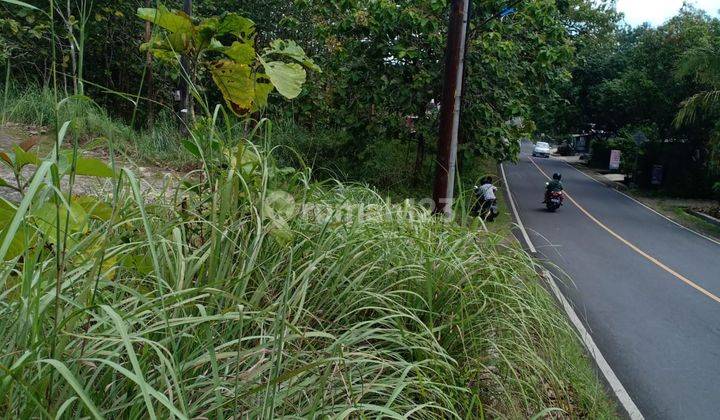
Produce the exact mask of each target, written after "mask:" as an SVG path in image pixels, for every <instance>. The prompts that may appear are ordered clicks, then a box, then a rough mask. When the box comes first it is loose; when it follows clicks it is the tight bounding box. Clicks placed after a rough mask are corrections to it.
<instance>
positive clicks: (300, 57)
mask: <svg viewBox="0 0 720 420" xmlns="http://www.w3.org/2000/svg"><path fill="white" fill-rule="evenodd" d="M270 54H278V55H282V56H285V57H290V58H292V59H293V60H295V61H297V62H298V63H300V64H302V65H303V66H305V67H307V68H309V69H310V70H313V71H316V72H318V73H322V70H321V69H320V66H318V65H317V64H315V62H314V61H313V59H312V58H310V57H308V56H307V54H305V51H304V50H303V49H302V48H301V47H300V46H299V45H298V44H297V43H296V42H295V41H292V40H284V39H276V40H275V41H273V42H271V43H270V48H266V49H265V55H270Z"/></svg>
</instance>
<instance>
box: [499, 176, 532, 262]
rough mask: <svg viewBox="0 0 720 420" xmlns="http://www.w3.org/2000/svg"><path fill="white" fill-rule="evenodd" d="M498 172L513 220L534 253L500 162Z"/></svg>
mask: <svg viewBox="0 0 720 420" xmlns="http://www.w3.org/2000/svg"><path fill="white" fill-rule="evenodd" d="M500 173H501V174H502V177H503V183H504V184H505V190H506V191H507V196H508V201H509V202H510V207H511V208H512V211H513V214H514V215H515V221H516V222H517V225H518V227H519V228H520V232H522V236H523V238H524V239H525V243H526V244H527V246H528V248H529V249H530V252H531V253H533V254H535V253H537V250H536V249H535V245H533V243H532V241H531V240H530V236H529V235H528V233H527V231H526V230H525V226H523V222H522V219H520V214H519V213H518V211H517V207H515V200H513V197H512V192H510V183H509V182H508V181H507V177H506V176H505V168H504V167H503V164H502V163H501V164H500Z"/></svg>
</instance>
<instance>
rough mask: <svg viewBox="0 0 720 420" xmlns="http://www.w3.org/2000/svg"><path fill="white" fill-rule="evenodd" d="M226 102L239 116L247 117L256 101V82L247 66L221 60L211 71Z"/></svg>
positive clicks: (215, 63)
mask: <svg viewBox="0 0 720 420" xmlns="http://www.w3.org/2000/svg"><path fill="white" fill-rule="evenodd" d="M210 73H211V74H212V77H213V80H214V81H215V84H216V85H217V87H218V88H219V89H220V92H221V93H222V95H223V97H224V98H225V102H227V104H228V106H229V107H230V109H232V110H233V112H234V113H236V114H237V115H245V114H247V113H248V112H249V111H250V110H251V109H252V104H253V102H254V100H255V82H254V80H253V79H252V74H251V72H250V67H249V66H248V65H247V64H240V63H236V62H234V61H231V60H219V61H216V62H214V63H213V65H212V68H211V69H210Z"/></svg>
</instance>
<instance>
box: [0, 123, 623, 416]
mask: <svg viewBox="0 0 720 420" xmlns="http://www.w3.org/2000/svg"><path fill="white" fill-rule="evenodd" d="M269 132H270V130H265V133H269ZM200 140H201V143H203V144H205V142H206V141H207V140H208V139H200ZM220 140H221V144H220V148H219V150H222V151H223V152H222V153H217V154H215V155H213V156H210V157H207V158H206V159H205V160H204V161H203V163H204V171H205V176H203V177H198V178H188V179H187V180H186V181H187V182H186V183H183V184H182V185H181V186H178V189H177V191H172V193H168V194H162V193H161V194H160V195H156V196H152V197H146V196H145V194H144V193H143V192H142V191H141V190H140V188H139V186H138V181H137V179H136V178H135V177H134V176H133V174H132V173H131V172H129V171H126V170H124V171H122V172H120V174H121V176H120V177H119V178H113V179H112V184H113V185H114V186H115V188H111V190H113V191H116V192H115V193H113V194H110V195H108V196H101V197H99V198H90V199H80V198H79V197H73V196H67V197H66V198H65V199H64V200H67V204H60V205H58V204H57V203H58V202H60V203H64V201H63V202H61V201H59V200H55V199H54V197H55V196H54V193H55V190H54V189H50V188H47V187H46V185H47V183H44V182H37V183H33V186H31V188H30V189H29V191H28V192H27V195H25V201H26V203H28V204H29V207H27V208H25V207H20V208H15V207H14V206H12V205H11V204H9V203H5V204H4V206H5V207H7V209H6V210H4V211H3V212H2V214H3V216H2V217H3V218H2V219H1V220H2V221H4V222H5V223H6V225H5V228H6V230H4V232H5V235H6V238H13V239H12V241H13V242H14V241H15V239H14V235H16V234H17V233H19V232H22V233H23V235H24V236H23V238H26V239H23V240H22V241H21V243H24V244H25V246H24V247H22V248H21V249H20V250H19V254H18V255H17V256H16V257H14V258H6V261H5V262H4V264H3V265H2V266H1V267H2V269H1V270H0V296H2V300H1V302H2V303H1V304H0V366H3V369H2V370H1V371H0V411H1V412H3V413H7V415H9V416H14V417H41V416H49V415H50V413H52V415H57V416H58V417H62V415H63V414H64V415H67V416H69V417H81V416H86V415H91V416H94V417H99V416H104V417H113V418H126V417H150V418H154V417H157V418H169V417H173V416H175V417H180V418H196V417H218V418H228V417H234V418H275V417H286V416H293V417H302V418H308V417H309V418H312V417H375V416H390V417H401V416H408V417H410V416H411V417H413V418H428V419H431V418H432V419H434V418H481V417H483V416H485V415H488V416H491V417H505V418H508V417H510V418H520V417H528V416H531V415H533V414H536V413H541V412H548V411H547V410H552V409H555V410H559V409H562V410H564V411H565V412H566V413H567V414H568V415H569V416H571V417H589V418H597V417H608V416H612V413H613V412H612V405H611V404H610V403H609V402H608V401H607V399H606V398H605V397H604V394H603V391H602V387H601V386H600V384H599V383H598V382H597V380H596V378H595V377H594V374H593V373H592V370H591V369H590V367H589V366H588V365H587V363H586V362H585V360H584V359H583V355H582V351H581V348H580V347H579V344H578V342H577V341H576V339H575V336H574V334H573V332H572V330H571V329H570V327H569V326H568V324H567V322H566V321H565V319H564V317H563V316H562V315H561V313H560V312H559V311H558V310H557V308H556V307H555V304H554V303H553V301H552V299H551V298H550V297H549V295H548V294H547V293H546V292H545V290H544V289H543V288H542V286H541V285H540V284H539V283H538V280H537V274H536V271H535V268H536V267H535V264H536V263H535V262H534V260H532V258H531V257H530V256H528V255H527V254H526V253H525V252H524V251H523V250H522V249H521V248H520V247H519V246H517V245H511V244H507V242H506V241H505V238H504V237H500V236H495V235H493V234H489V233H484V234H483V233H478V232H474V231H469V230H467V229H466V228H464V227H462V226H458V225H454V224H448V223H446V222H444V221H443V220H440V219H437V218H435V217H433V216H431V215H430V214H429V213H428V211H427V210H425V209H422V208H420V207H417V206H414V205H411V204H405V205H402V206H396V205H393V204H391V203H389V202H387V201H385V200H383V199H382V198H381V197H379V196H378V195H377V194H375V193H374V192H373V191H371V190H369V189H367V188H362V187H353V186H349V185H345V184H342V183H339V182H331V183H325V184H315V183H312V182H310V181H309V179H310V173H309V171H308V170H305V169H300V170H292V169H288V168H279V167H278V166H277V165H276V164H275V163H274V162H275V160H276V159H275V158H274V156H273V155H272V154H270V153H261V152H259V151H258V150H256V149H255V147H254V146H253V145H252V144H251V143H249V142H247V141H246V140H243V139H235V138H224V139H223V138H221V139H220ZM259 142H260V143H267V142H268V139H263V140H261V141H259ZM274 150H278V149H274ZM52 165H55V163H54V161H53V160H52V159H50V160H46V161H44V162H43V163H42V164H41V166H40V168H41V171H42V172H40V173H39V174H38V175H37V176H38V177H39V178H38V179H39V180H45V179H47V178H49V177H50V175H49V173H50V171H49V169H48V168H50V167H51V166H52ZM66 169H67V168H66ZM111 173H112V172H111ZM70 180H72V178H70ZM49 182H50V181H49ZM49 182H48V183H49ZM54 182H55V183H56V184H57V185H58V188H60V187H59V185H60V184H59V183H58V182H57V180H56V181H54ZM88 203H90V204H88ZM66 206H67V208H69V209H71V212H68V211H67V209H66ZM67 214H72V218H71V219H69V220H71V221H72V223H71V224H67V222H66V224H63V225H61V227H60V229H61V232H62V233H63V236H60V237H58V236H55V232H56V231H57V229H58V228H57V226H53V225H52V224H53V223H55V222H54V221H57V220H66V218H64V217H61V216H62V215H67ZM38 215H44V216H43V217H42V218H40V219H38V217H39V216H38ZM56 216H57V217H56ZM13 218H14V219H17V220H20V221H21V222H22V223H21V224H20V225H18V224H15V223H12V224H11V223H9V222H10V219H13ZM40 222H42V223H40ZM7 226H11V227H10V228H9V230H7V229H8V228H7ZM60 238H64V239H63V240H61V241H60V240H58V239H60ZM9 240H10V239H4V240H3V241H0V243H4V244H6V243H7V242H8V241H9ZM5 256H7V254H5Z"/></svg>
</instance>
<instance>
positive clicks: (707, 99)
mask: <svg viewBox="0 0 720 420" xmlns="http://www.w3.org/2000/svg"><path fill="white" fill-rule="evenodd" d="M680 106H681V108H680V111H679V112H678V113H677V115H676V116H675V121H674V124H675V127H677V128H680V127H682V126H686V125H689V124H692V123H694V122H695V120H696V119H697V116H698V113H699V112H700V111H703V112H705V113H712V112H715V111H716V110H719V109H720V89H719V90H710V91H705V92H700V93H696V94H694V95H693V96H691V97H689V98H688V99H686V100H685V101H683V103H682V104H681V105H680Z"/></svg>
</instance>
